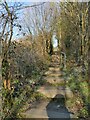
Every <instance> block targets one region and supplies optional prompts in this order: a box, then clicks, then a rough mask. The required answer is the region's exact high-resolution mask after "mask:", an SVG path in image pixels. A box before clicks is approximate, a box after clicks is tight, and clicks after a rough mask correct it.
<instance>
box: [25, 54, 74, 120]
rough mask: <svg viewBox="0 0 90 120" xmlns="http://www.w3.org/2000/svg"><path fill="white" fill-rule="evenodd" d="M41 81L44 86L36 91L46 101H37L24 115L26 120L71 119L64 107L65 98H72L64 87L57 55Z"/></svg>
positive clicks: (68, 90)
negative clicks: (42, 119)
mask: <svg viewBox="0 0 90 120" xmlns="http://www.w3.org/2000/svg"><path fill="white" fill-rule="evenodd" d="M43 79H44V80H46V84H44V85H42V86H41V87H40V88H39V89H38V90H37V91H38V92H39V93H41V94H43V95H44V96H45V97H46V98H47V99H45V100H41V101H37V102H35V104H33V105H32V107H30V109H28V110H27V111H26V112H25V113H24V115H25V117H26V118H45V119H47V120H49V119H50V120H55V118H58V120H59V119H61V118H68V119H71V118H73V115H72V114H71V113H70V111H69V110H68V108H67V106H66V97H68V98H72V97H73V93H72V92H71V91H70V89H69V88H66V86H65V80H64V79H63V72H62V71H60V58H59V55H58V54H54V55H52V60H51V64H50V67H49V70H48V71H47V72H45V74H44V76H43Z"/></svg>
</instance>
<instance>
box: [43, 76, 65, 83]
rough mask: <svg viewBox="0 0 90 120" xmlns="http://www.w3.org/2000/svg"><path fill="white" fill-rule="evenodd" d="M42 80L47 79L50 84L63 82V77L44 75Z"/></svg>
mask: <svg viewBox="0 0 90 120" xmlns="http://www.w3.org/2000/svg"><path fill="white" fill-rule="evenodd" d="M44 80H45V81H47V82H48V83H50V84H63V83H65V81H64V79H63V78H59V77H53V76H51V77H49V76H48V77H45V78H44Z"/></svg>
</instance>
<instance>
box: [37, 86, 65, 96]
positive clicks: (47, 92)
mask: <svg viewBox="0 0 90 120" xmlns="http://www.w3.org/2000/svg"><path fill="white" fill-rule="evenodd" d="M37 92H40V93H41V94H43V95H44V96H46V97H47V98H54V97H55V96H56V95H57V94H62V95H65V92H64V90H62V89H61V90H60V89H58V88H57V87H55V86H51V85H49V86H45V85H44V86H42V87H40V88H39V89H38V90H37Z"/></svg>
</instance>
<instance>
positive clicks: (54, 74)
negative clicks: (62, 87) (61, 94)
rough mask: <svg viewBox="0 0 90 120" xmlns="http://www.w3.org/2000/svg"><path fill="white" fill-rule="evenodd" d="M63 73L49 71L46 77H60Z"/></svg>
mask: <svg viewBox="0 0 90 120" xmlns="http://www.w3.org/2000/svg"><path fill="white" fill-rule="evenodd" d="M62 75H63V74H62V73H60V72H55V73H50V74H48V77H53V78H55V77H60V76H62Z"/></svg>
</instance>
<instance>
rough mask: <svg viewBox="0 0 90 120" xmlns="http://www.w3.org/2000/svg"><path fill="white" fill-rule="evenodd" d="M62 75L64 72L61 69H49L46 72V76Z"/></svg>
mask: <svg viewBox="0 0 90 120" xmlns="http://www.w3.org/2000/svg"><path fill="white" fill-rule="evenodd" d="M46 75H47V76H62V75H63V73H62V72H60V71H55V70H52V71H51V70H49V71H47V72H45V73H44V76H46Z"/></svg>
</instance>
